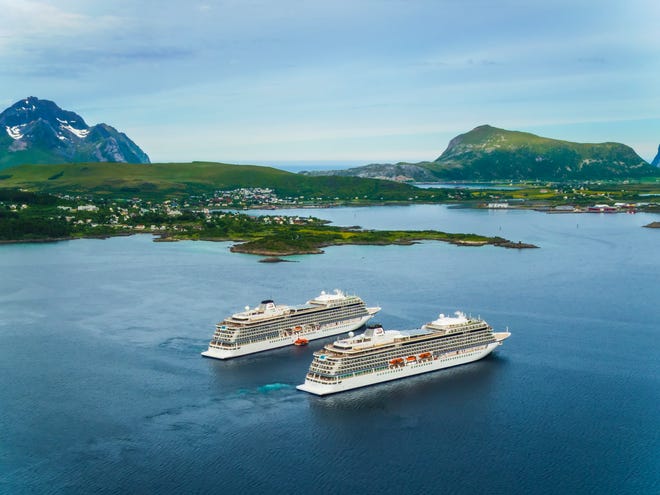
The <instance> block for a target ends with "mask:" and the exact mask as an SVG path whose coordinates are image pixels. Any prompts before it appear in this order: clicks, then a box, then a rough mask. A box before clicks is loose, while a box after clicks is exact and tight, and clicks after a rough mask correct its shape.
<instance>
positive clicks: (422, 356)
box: [419, 352, 431, 359]
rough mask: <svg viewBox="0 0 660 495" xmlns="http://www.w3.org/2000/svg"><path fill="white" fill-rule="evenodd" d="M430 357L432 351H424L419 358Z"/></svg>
mask: <svg viewBox="0 0 660 495" xmlns="http://www.w3.org/2000/svg"><path fill="white" fill-rule="evenodd" d="M430 357H431V353H430V352H422V353H421V354H420V355H419V359H429V358H430Z"/></svg>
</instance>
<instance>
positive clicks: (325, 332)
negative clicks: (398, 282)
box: [202, 308, 380, 359]
mask: <svg viewBox="0 0 660 495" xmlns="http://www.w3.org/2000/svg"><path fill="white" fill-rule="evenodd" d="M371 309H372V308H368V310H370V311H369V314H368V315H365V316H362V317H360V318H353V319H350V320H346V321H342V322H339V323H335V324H331V325H325V326H322V327H321V328H320V329H318V330H313V331H310V332H300V333H297V334H295V335H294V336H286V337H278V338H275V339H269V340H264V341H261V342H254V343H251V344H243V345H241V346H240V347H238V348H236V349H219V348H216V347H209V348H208V349H207V350H206V351H204V352H202V356H204V357H208V358H214V359H231V358H235V357H239V356H245V355H246V354H254V353H256V352H263V351H269V350H271V349H277V348H279V347H286V346H289V345H294V342H295V341H296V339H298V338H300V337H302V338H305V339H307V340H310V341H311V340H316V339H322V338H324V337H331V336H333V335H338V334H340V333H344V332H350V331H352V330H357V329H358V328H360V327H361V326H362V325H364V324H365V323H366V322H367V321H369V320H370V319H371V318H373V314H374V313H375V312H376V311H373V312H371ZM378 309H380V308H378Z"/></svg>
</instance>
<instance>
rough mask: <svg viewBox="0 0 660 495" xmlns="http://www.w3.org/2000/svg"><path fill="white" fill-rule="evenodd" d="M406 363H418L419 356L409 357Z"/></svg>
mask: <svg viewBox="0 0 660 495" xmlns="http://www.w3.org/2000/svg"><path fill="white" fill-rule="evenodd" d="M406 361H408V362H409V363H411V362H413V361H417V356H408V357H407V358H406Z"/></svg>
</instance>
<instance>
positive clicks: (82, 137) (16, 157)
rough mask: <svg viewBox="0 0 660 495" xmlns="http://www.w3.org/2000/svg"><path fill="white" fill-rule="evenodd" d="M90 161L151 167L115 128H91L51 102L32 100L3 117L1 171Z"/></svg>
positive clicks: (19, 103) (18, 104)
mask: <svg viewBox="0 0 660 495" xmlns="http://www.w3.org/2000/svg"><path fill="white" fill-rule="evenodd" d="M3 130H4V132H3ZM86 161H89V162H97V161H112V162H128V163H149V157H148V156H147V155H146V154H145V153H144V152H143V151H142V150H141V149H140V148H139V147H138V146H137V145H136V144H135V143H134V142H133V141H131V140H130V139H129V138H128V136H126V135H125V134H123V133H120V132H118V131H117V130H116V129H114V128H113V127H111V126H109V125H106V124H98V125H95V126H92V127H90V126H88V125H87V123H86V122H85V120H84V119H83V118H82V117H81V116H80V115H78V114H77V113H75V112H72V111H68V110H63V109H62V108H60V107H59V106H58V105H57V104H56V103H55V102H53V101H50V100H41V99H39V98H37V97H36V96H29V97H27V98H25V99H22V100H19V101H17V102H16V103H14V104H13V105H11V106H10V107H9V108H7V109H6V110H4V111H3V112H2V113H0V168H5V167H8V166H12V165H19V164H22V163H66V162H86Z"/></svg>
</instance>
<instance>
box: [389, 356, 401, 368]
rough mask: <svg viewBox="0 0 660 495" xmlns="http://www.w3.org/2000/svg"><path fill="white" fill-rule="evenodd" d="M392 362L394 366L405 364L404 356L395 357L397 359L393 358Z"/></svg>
mask: <svg viewBox="0 0 660 495" xmlns="http://www.w3.org/2000/svg"><path fill="white" fill-rule="evenodd" d="M390 364H391V365H392V366H399V365H401V364H403V358H395V359H392V360H391V361H390Z"/></svg>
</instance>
